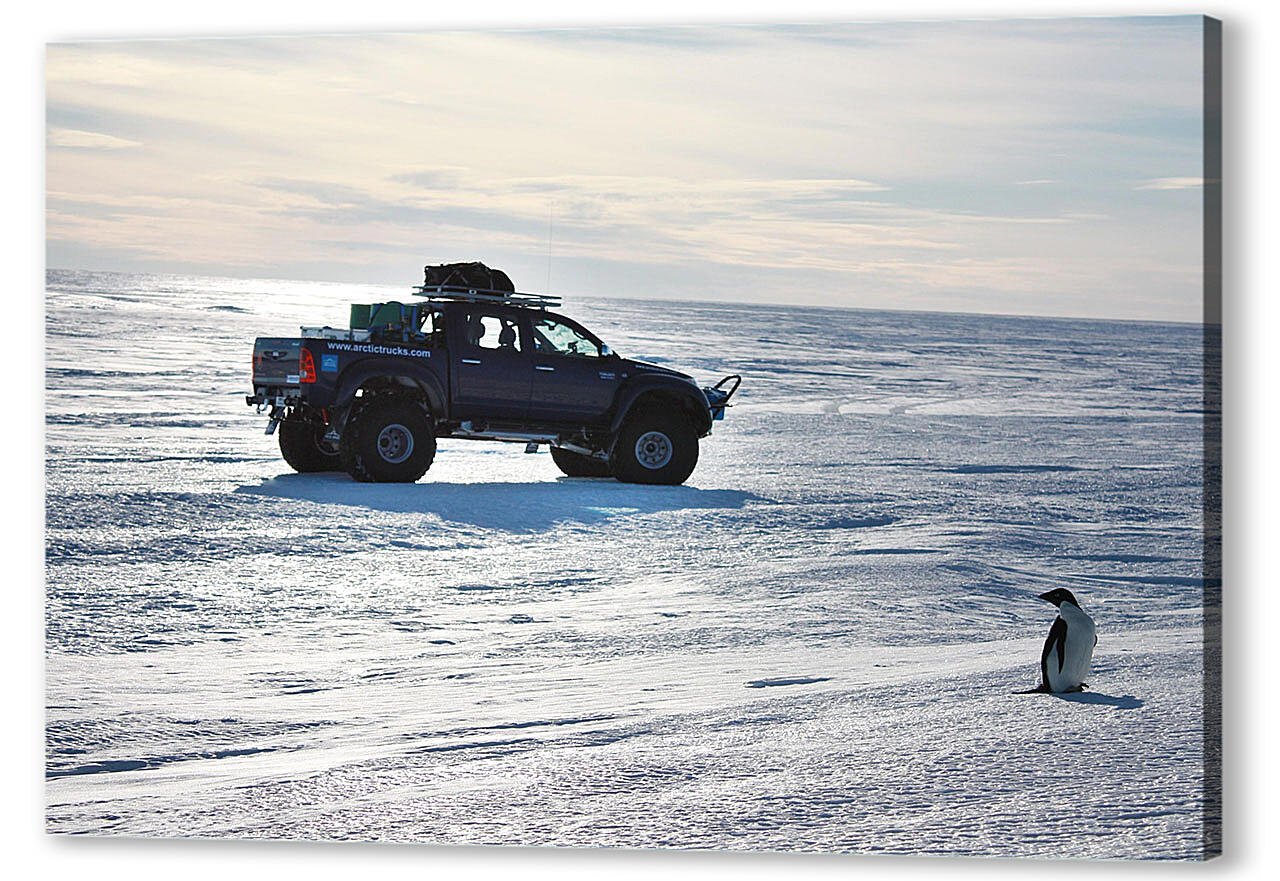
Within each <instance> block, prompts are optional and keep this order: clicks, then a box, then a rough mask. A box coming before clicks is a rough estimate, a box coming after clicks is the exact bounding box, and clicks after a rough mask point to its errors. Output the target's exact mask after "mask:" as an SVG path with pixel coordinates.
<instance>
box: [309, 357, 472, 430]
mask: <svg viewBox="0 0 1280 881" xmlns="http://www.w3.org/2000/svg"><path fill="white" fill-rule="evenodd" d="M380 385H392V386H394V385H399V386H403V387H405V388H407V389H414V390H416V391H417V392H418V393H419V394H421V395H422V400H423V402H424V403H425V404H426V405H427V407H428V409H430V411H431V414H432V415H433V416H434V417H435V418H437V419H441V418H445V417H447V416H448V409H449V408H448V402H449V398H448V396H447V395H445V393H444V388H443V387H442V386H441V384H440V380H439V379H438V378H436V375H435V374H434V373H432V372H431V371H429V370H426V369H423V368H420V367H415V366H413V365H409V364H396V365H395V366H388V365H378V366H368V367H363V368H362V367H360V366H355V367H351V368H348V369H347V370H346V371H345V372H344V373H343V374H342V378H341V380H340V381H339V383H338V391H337V393H336V394H335V395H334V405H335V406H338V407H345V406H347V405H348V404H350V403H351V401H352V400H353V399H354V398H355V396H356V392H358V391H360V390H361V389H366V388H369V387H377V386H380Z"/></svg>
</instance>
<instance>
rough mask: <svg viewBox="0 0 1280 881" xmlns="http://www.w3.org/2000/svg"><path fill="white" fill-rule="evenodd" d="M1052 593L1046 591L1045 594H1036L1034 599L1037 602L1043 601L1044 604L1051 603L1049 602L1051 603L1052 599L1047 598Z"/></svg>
mask: <svg viewBox="0 0 1280 881" xmlns="http://www.w3.org/2000/svg"><path fill="white" fill-rule="evenodd" d="M1052 592H1053V591H1047V592H1046V593H1042V594H1037V595H1036V599H1038V600H1044V601H1045V602H1046V603H1051V602H1053V597H1051V596H1049V594H1050V593H1052Z"/></svg>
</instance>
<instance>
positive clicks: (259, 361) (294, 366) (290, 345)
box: [253, 337, 302, 386]
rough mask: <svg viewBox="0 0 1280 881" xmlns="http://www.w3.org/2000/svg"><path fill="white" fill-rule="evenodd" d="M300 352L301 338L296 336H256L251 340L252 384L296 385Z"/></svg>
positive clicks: (297, 382)
mask: <svg viewBox="0 0 1280 881" xmlns="http://www.w3.org/2000/svg"><path fill="white" fill-rule="evenodd" d="M301 354H302V340H300V339H297V338H296V337H295V338H294V339H288V338H284V337H258V338H257V339H256V340H254V341H253V384H254V385H255V386H260V385H269V386H280V385H298V384H299V381H298V359H299V357H300V356H301Z"/></svg>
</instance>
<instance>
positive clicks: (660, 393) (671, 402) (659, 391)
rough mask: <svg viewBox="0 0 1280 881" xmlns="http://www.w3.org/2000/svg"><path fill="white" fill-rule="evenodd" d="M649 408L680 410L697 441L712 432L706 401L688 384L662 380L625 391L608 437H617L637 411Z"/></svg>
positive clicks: (699, 392)
mask: <svg viewBox="0 0 1280 881" xmlns="http://www.w3.org/2000/svg"><path fill="white" fill-rule="evenodd" d="M651 404H653V405H658V406H675V407H678V408H680V410H681V411H682V412H683V413H685V415H686V416H688V418H689V422H690V424H691V425H693V427H694V430H695V431H697V433H698V436H699V437H702V436H704V435H706V434H707V433H708V432H710V431H711V411H710V409H709V408H708V407H707V399H706V397H705V396H704V395H703V394H702V392H701V391H699V390H697V389H694V388H690V387H689V385H688V384H687V383H683V382H680V381H678V380H665V379H663V380H659V381H656V382H647V383H645V384H643V385H637V386H635V387H633V388H630V389H628V390H627V391H626V392H625V393H624V395H623V397H622V398H621V400H620V401H619V402H618V409H617V412H615V413H614V415H613V421H612V424H611V425H610V426H609V433H610V434H614V435H616V434H617V433H618V430H619V429H620V428H621V427H622V423H624V422H625V421H626V420H627V417H628V416H629V415H630V414H631V413H633V412H635V410H636V408H637V407H645V406H649V405H651Z"/></svg>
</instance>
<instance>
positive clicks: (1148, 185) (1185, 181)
mask: <svg viewBox="0 0 1280 881" xmlns="http://www.w3.org/2000/svg"><path fill="white" fill-rule="evenodd" d="M1202 186H1204V178H1202V177H1158V178H1155V179H1154V180H1149V181H1143V182H1142V183H1140V184H1138V185H1137V186H1136V187H1134V189H1135V190H1194V189H1196V188H1198V187H1202Z"/></svg>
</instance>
